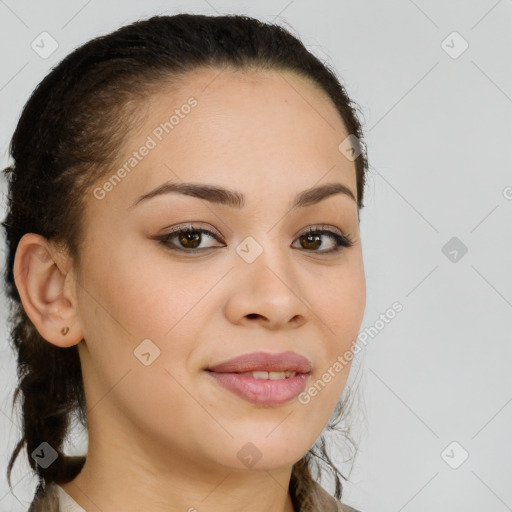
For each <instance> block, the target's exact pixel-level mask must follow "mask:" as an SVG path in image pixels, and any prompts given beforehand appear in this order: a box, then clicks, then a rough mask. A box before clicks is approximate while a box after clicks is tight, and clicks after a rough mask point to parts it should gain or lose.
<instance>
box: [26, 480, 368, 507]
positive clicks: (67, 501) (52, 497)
mask: <svg viewBox="0 0 512 512" xmlns="http://www.w3.org/2000/svg"><path fill="white" fill-rule="evenodd" d="M317 490H318V494H319V495H320V498H321V501H322V503H325V504H326V505H325V506H324V505H322V509H321V510H313V511H309V510H308V511H306V510H302V511H298V512H360V511H359V510H356V509H355V508H352V507H349V506H348V505H345V504H342V503H340V502H339V501H336V500H335V499H334V498H333V497H332V496H331V495H330V494H329V493H328V492H327V491H326V490H324V488H323V487H322V486H320V485H319V484H317ZM27 512H86V510H85V509H83V508H82V507H81V506H80V505H79V504H78V503H77V502H76V501H75V500H74V499H73V498H72V497H71V496H70V495H69V494H68V493H67V492H66V491H65V490H64V489H63V488H62V487H61V486H60V485H58V484H56V483H50V484H48V485H47V486H46V492H45V493H43V494H41V495H40V496H37V495H36V496H34V499H33V501H32V503H31V505H30V508H29V509H28V511H27ZM148 512H150V511H148Z"/></svg>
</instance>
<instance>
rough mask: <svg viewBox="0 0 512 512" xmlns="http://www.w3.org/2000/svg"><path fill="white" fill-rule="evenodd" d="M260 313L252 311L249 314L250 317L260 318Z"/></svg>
mask: <svg viewBox="0 0 512 512" xmlns="http://www.w3.org/2000/svg"><path fill="white" fill-rule="evenodd" d="M258 316H259V315H258V313H250V314H249V315H247V317H248V318H258Z"/></svg>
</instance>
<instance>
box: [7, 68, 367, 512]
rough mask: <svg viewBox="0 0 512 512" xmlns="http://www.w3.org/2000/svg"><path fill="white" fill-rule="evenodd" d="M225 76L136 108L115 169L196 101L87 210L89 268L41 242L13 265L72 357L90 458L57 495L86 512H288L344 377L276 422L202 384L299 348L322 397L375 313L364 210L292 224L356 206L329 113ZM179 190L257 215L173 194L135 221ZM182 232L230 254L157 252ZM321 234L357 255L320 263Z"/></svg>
mask: <svg viewBox="0 0 512 512" xmlns="http://www.w3.org/2000/svg"><path fill="white" fill-rule="evenodd" d="M219 72H220V70H218V69H208V70H206V69H202V70H196V71H195V72H193V73H190V74H189V75H187V77H186V78H185V79H184V81H183V82H182V83H181V84H180V86H179V87H174V89H173V90H172V91H170V90H169V88H167V89H165V88H163V87H162V88H161V90H159V92H158V93H157V94H155V95H153V96H152V97H151V98H150V99H149V100H148V102H147V103H146V104H145V105H143V111H142V112H143V116H142V117H141V119H142V120H141V122H140V123H139V124H138V127H137V129H136V130H133V131H132V133H131V135H130V137H129V138H128V139H127V140H126V141H125V145H124V149H123V157H122V158H120V160H119V162H118V165H119V166H121V165H122V164H123V163H124V161H126V159H127V158H128V156H129V155H130V154H131V153H132V151H135V150H137V149H138V148H139V147H140V146H141V145H142V144H143V143H144V141H145V140H146V138H147V136H148V135H150V134H151V133H152V131H153V130H154V128H155V127H156V126H158V125H159V124H160V123H161V122H163V121H165V120H167V119H168V118H169V116H170V114H169V113H172V112H173V110H174V109H176V108H179V107H180V106H181V105H183V104H184V103H186V101H187V99H188V98H189V97H190V96H193V97H194V98H196V99H197V101H198V105H197V106H196V107H195V108H193V109H192V111H191V113H190V114H189V115H188V116H186V117H185V118H184V119H181V120H180V124H179V125H177V126H176V127H175V129H174V130H173V131H172V132H171V133H170V134H167V135H165V136H164V138H163V140H162V141H161V142H159V143H158V145H157V146H156V147H155V148H154V149H152V150H151V151H150V152H149V154H148V155H147V156H146V157H145V158H144V159H143V160H142V161H141V162H140V163H139V164H138V165H137V166H136V167H135V168H134V169H133V170H132V171H131V172H130V173H129V174H128V175H127V176H126V177H124V179H123V180H122V181H121V182H120V183H118V184H117V185H116V186H115V187H114V188H113V190H111V191H110V192H108V193H107V194H106V196H105V197H104V198H103V199H101V200H99V199H96V198H95V197H94V196H93V195H92V194H90V195H88V196H87V197H85V205H86V208H85V211H84V215H85V220H86V222H85V226H86V229H85V233H84V236H85V239H86V240H85V241H86V243H85V246H84V247H85V249H84V251H85V252H84V254H83V255H82V257H83V265H82V266H81V267H80V268H76V265H74V263H73V261H72V259H71V258H70V257H69V256H68V255H67V253H66V252H65V251H58V250H57V247H56V246H55V245H54V244H53V243H51V242H49V241H47V240H45V239H44V238H43V237H41V236H39V235H37V234H33V233H30V234H26V235H25V236H24V237H23V238H22V240H21V242H20V244H19V247H18V250H17V253H16V260H15V274H16V275H17V277H16V285H17V287H18V289H19V291H20V296H21V298H22V302H23V306H24V308H25V310H26V311H27V314H28V315H29V317H30V318H31V320H32V321H33V323H34V324H35V326H36V327H37V329H38V331H39V332H40V333H41V335H42V336H43V337H44V338H45V339H46V340H48V342H50V343H53V344H55V345H57V346H59V347H68V346H71V345H75V344H78V349H79V354H80V360H81V364H82V372H83V376H84V385H85V391H86V399H87V407H88V418H89V449H88V454H87V461H86V463H85V466H84V468H83V470H82V472H81V473H80V474H79V475H78V477H77V478H75V479H74V480H73V481H71V482H69V483H67V484H63V485H62V487H63V488H64V490H65V491H66V492H68V494H70V495H71V496H72V497H73V498H74V499H75V500H76V501H77V502H78V504H79V505H81V506H82V507H83V508H85V509H86V510H87V511H88V512H92V511H100V510H101V511H102V512H114V511H118V510H152V511H153V512H159V511H164V510H165V511H166V512H169V511H178V510H179V511H186V510H189V511H193V510H198V511H201V510H208V511H209V512H216V511H222V512H226V511H235V510H236V511H238V510H241V509H243V510H246V511H248V512H256V511H258V512H261V511H271V512H291V511H293V507H292V503H291V499H290V496H289V494H288V483H289V480H290V475H291V469H292V466H293V464H294V463H295V462H296V461H298V460H299V459H300V458H301V457H302V456H303V455H304V454H305V453H307V451H308V450H309V448H310V447H311V446H312V445H313V443H314V442H315V440H316V439H317V438H318V436H319V435H320V434H321V432H322V429H323V427H324V426H325V425H326V423H327V421H328V420H329V417H330V416H331V414H332V412H333V410H334V407H335V405H336V403H337V402H338V400H339V398H340V396H341V393H342V391H343V389H344V386H345V383H346V380H347V377H348V373H349V370H350V362H349V363H348V364H346V365H345V366H344V367H343V369H342V371H339V372H337V373H336V376H335V378H333V379H332V380H331V381H330V382H329V383H328V384H327V385H326V386H325V388H324V389H323V390H322V391H321V392H320V393H318V395H317V396H316V397H314V398H312V399H311V401H310V402H309V403H308V404H301V403H299V402H298V401H297V400H296V399H294V400H292V401H290V402H288V403H286V404H283V405H279V406H271V407H265V406H257V405H254V404H252V403H250V402H248V401H245V400H243V399H242V398H239V397H237V396H235V395H234V394H232V393H231V392H229V391H228V390H225V389H224V388H222V387H220V386H219V385H217V384H216V383H215V382H212V380H211V379H210V378H209V376H208V375H207V374H206V373H205V372H204V368H206V367H207V366H209V365H213V364H215V363H219V362H221V361H225V360H227V359H231V358H232V357H235V356H238V355H241V354H244V353H248V352H253V351H266V352H269V353H278V352H282V351H285V350H293V351H295V352H298V353H299V354H301V355H303V356H305V357H306V358H308V359H309V360H310V361H311V362H312V363H313V373H312V376H311V378H310V383H312V382H315V381H316V380H317V379H319V378H321V376H322V374H323V373H324V372H325V371H326V370H327V369H328V368H329V367H332V365H333V363H334V362H335V361H336V358H337V357H338V356H340V355H341V354H343V353H344V352H345V351H346V350H350V349H353V342H354V340H355V339H356V337H357V334H358V331H359V329H360V326H361V322H362V318H363V313H364V308H365V300H366V289H365V276H364V269H363V258H362V248H361V241H360V234H359V222H358V216H357V204H356V202H355V201H353V200H352V199H351V198H349V197H348V196H346V195H342V194H336V195H333V196H330V197H329V198H327V199H324V200H323V201H321V202H320V203H318V204H316V205H312V206H309V207H306V208H299V209H297V210H295V211H289V205H290V204H291V201H292V199H293V198H294V196H295V195H296V194H297V193H298V192H301V191H303V190H305V189H308V188H310V187H313V186H316V185H320V184H323V183H327V182H329V183H331V182H335V183H342V184H344V185H345V186H347V187H348V188H349V189H350V190H351V191H352V193H353V194H354V196H356V197H357V195H356V175H355V165H354V162H353V161H350V160H349V159H347V158H346V157H345V156H344V155H343V154H342V153H341V152H340V151H339V150H338V145H339V144H340V142H341V141H343V140H344V139H345V138H346V137H347V135H348V132H347V130H346V128H345V126H344V124H343V122H342V120H341V118H340V116H339V114H338V112H337V111H336V109H335V107H334V105H333V104H332V102H331V101H330V99H329V98H328V97H327V96H326V95H324V93H323V92H321V91H320V90H319V89H317V88H316V87H314V86H313V85H311V84H310V83H309V82H307V81H306V80H304V79H302V78H299V77H297V76H295V75H293V74H291V73H288V72H274V71H264V72H256V71H247V72H240V71H237V72H235V71H227V70H224V71H223V72H222V73H220V74H219ZM117 168H118V167H111V169H112V170H113V171H115V170H116V169H117ZM111 174H112V173H110V174H108V176H107V177H109V176H111ZM169 180H171V181H178V182H181V181H187V182H200V183H210V184H215V185H219V186H223V187H227V188H230V189H232V190H236V191H239V192H241V193H243V194H244V195H245V196H246V205H245V207H244V208H243V209H241V210H239V209H236V208H232V207H229V206H226V205H217V204H214V203H210V202H207V201H205V200H202V199H198V198H194V197H190V196H186V195H179V194H175V193H174V194H167V195H161V196H158V197H155V198H153V199H150V200H147V201H143V202H141V203H140V204H139V205H137V206H136V207H134V208H130V205H132V203H134V202H135V201H136V200H137V198H138V197H139V196H141V195H142V194H144V193H146V192H148V191H150V190H152V189H153V188H155V187H157V186H158V185H160V184H162V183H164V182H166V181H169ZM104 181H105V180H104V179H103V180H100V181H99V182H98V184H99V185H100V186H101V185H102V184H103V183H104ZM188 222H193V223H194V224H195V225H197V224H199V227H201V228H205V229H209V230H211V231H213V232H214V233H218V234H219V235H220V236H219V241H217V240H215V239H214V238H211V237H209V236H208V235H204V234H203V235H202V241H201V246H200V247H213V248H210V249H207V250H205V251H204V252H203V253H200V254H190V253H189V254H187V253H186V252H181V253H180V252H178V251H177V250H176V251H172V250H170V249H169V248H168V247H166V246H165V245H163V244H162V243H161V242H159V241H158V240H155V239H154V237H155V236H157V235H159V234H163V233H166V232H169V231H170V228H171V227H172V226H178V225H180V224H186V223H188ZM318 224H325V225H327V226H328V228H334V230H336V228H338V229H339V230H341V231H342V232H343V233H348V234H349V235H350V236H351V238H352V239H353V240H354V245H353V246H352V247H349V248H344V247H341V251H340V252H339V253H337V254H334V255H333V254H331V255H327V254H322V252H321V251H323V250H327V249H329V248H331V247H334V246H335V243H334V241H332V240H331V238H329V237H328V236H326V235H322V238H321V240H323V242H322V245H321V247H316V248H315V247H312V246H308V245H307V244H306V243H305V241H303V244H304V245H301V241H300V235H301V233H302V232H303V231H304V230H305V228H307V227H309V226H318ZM248 236H251V237H253V238H254V239H255V240H257V242H258V243H259V244H260V245H261V247H262V248H263V252H262V253H261V254H260V256H259V257H258V258H257V259H256V260H255V261H254V262H252V263H250V264H249V263H247V262H246V261H245V260H244V259H242V258H241V257H240V256H239V255H238V254H237V252H236V251H235V249H236V247H237V246H238V245H239V244H240V243H241V242H242V241H243V240H244V239H245V238H246V237H248ZM173 242H174V244H175V245H176V246H177V247H181V248H182V249H183V250H185V249H184V247H185V248H186V247H191V246H190V245H188V246H186V245H185V246H184V245H183V244H180V240H179V238H177V237H175V238H174V239H173ZM169 245H170V244H169ZM292 245H293V247H292ZM304 247H305V248H304ZM315 251H316V252H315ZM64 326H69V327H70V331H69V333H68V334H67V335H66V336H63V335H62V334H61V332H60V331H61V329H62V327H64ZM147 338H149V339H150V340H152V342H153V343H154V344H155V345H156V346H158V348H159V349H160V355H159V357H157V358H156V359H155V360H154V361H153V362H152V363H151V364H150V365H149V366H145V365H143V364H142V363H141V362H140V360H139V359H138V358H137V357H135V356H134V350H135V349H136V348H137V347H138V346H139V344H140V343H141V342H142V340H144V339H147ZM247 442H251V443H253V444H254V445H255V446H256V447H257V449H258V450H259V452H260V453H261V455H262V457H261V459H260V460H259V461H258V462H257V463H256V464H255V465H254V466H253V467H251V468H248V467H246V466H244V464H242V463H241V461H240V460H239V459H238V457H237V452H238V451H239V450H240V449H241V448H242V447H243V446H244V445H245V444H246V443H247Z"/></svg>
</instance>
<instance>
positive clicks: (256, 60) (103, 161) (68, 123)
mask: <svg viewBox="0 0 512 512" xmlns="http://www.w3.org/2000/svg"><path fill="white" fill-rule="evenodd" d="M200 67H209V68H212V69H219V71H220V70H221V69H222V68H224V67H229V68H231V69H234V70H243V69H257V70H265V69H271V70H277V71H281V70H282V71H288V72H293V73H295V74H297V75H299V76H301V77H303V78H305V79H307V80H309V81H310V82H311V83H314V84H315V85H316V86H318V87H319V88H320V89H321V90H322V91H323V92H324V93H326V94H327V95H328V97H329V98H330V99H331V100H332V102H333V103H334V105H335V106H336V108H337V110H338V111H339V114H340V116H341V118H342V120H343V122H344V124H345V127H346V129H347V131H348V133H349V134H351V135H354V136H355V137H356V138H355V139H354V142H355V143H356V144H359V147H358V150H359V151H358V152H360V154H359V156H357V158H356V159H355V160H354V163H355V167H356V181H357V202H358V209H360V208H362V207H363V203H362V200H363V191H364V187H365V177H366V172H367V171H368V162H367V158H366V147H365V144H364V142H363V137H362V131H361V126H360V123H359V121H358V118H357V116H356V110H358V108H357V105H356V104H355V103H353V102H352V101H351V100H350V99H349V97H348V95H347V93H346V91H345V89H344V87H343V86H342V85H341V84H340V82H339V81H338V79H337V78H336V76H335V74H334V72H333V71H331V70H330V69H329V67H328V66H327V65H326V64H324V63H322V62H321V61H320V60H319V59H318V58H316V57H315V56H314V55H312V54H311V53H310V52H309V51H308V50H307V49H306V48H305V46H304V45H303V44H302V42H300V40H299V39H297V38H296V37H295V36H293V35H292V34H291V33H290V32H289V31H287V30H286V29H284V28H282V27H280V26H278V25H273V24H269V23H263V22H261V21H258V20H256V19H254V18H250V17H247V16H241V15H226V16H207V15H196V14H178V15H174V16H154V17H151V18H150V19H146V20H141V21H137V22H135V23H132V24H130V25H126V26H124V27H121V28H120V29H118V30H116V31H115V32H113V33H111V34H108V35H105V36H102V37H97V38H95V39H93V40H91V41H89V42H87V43H86V44H84V45H83V46H81V47H79V48H78V49H76V50H75V51H73V52H72V53H71V54H69V55H68V56H67V57H65V58H64V59H63V60H62V61H61V62H60V63H59V64H58V65H57V66H56V67H55V68H54V69H53V70H52V71H51V72H50V73H49V74H48V75H47V76H46V77H45V78H44V79H43V80H42V82H41V83H40V84H39V85H38V86H37V88H36V89H35V90H34V92H33V93H32V95H31V97H30V99H29V100H28V102H27V103H26V105H25V107H24V109H23V112H22V115H21V117H20V119H19V122H18V125H17V127H16V130H15V132H14V135H13V137H12V140H11V145H10V153H11V155H12V158H13V160H14V163H13V165H11V166H10V167H8V168H6V169H4V172H5V174H6V176H7V179H8V186H9V188H8V205H7V206H8V210H7V216H6V219H5V221H4V222H3V223H2V225H3V226H4V228H5V232H6V237H7V245H8V252H7V262H6V263H7V265H6V274H5V283H6V289H7V293H8V297H9V298H10V299H11V300H10V306H11V310H10V316H9V321H10V323H11V325H12V328H11V331H10V335H11V341H12V345H13V349H14V350H15V351H16V353H17V370H18V379H19V382H18V386H17V388H16V391H15V393H14V397H13V408H14V406H15V405H16V401H17V399H18V398H20V397H21V407H22V429H23V436H22V438H21V440H20V441H19V442H18V443H17V445H16V447H15V449H14V451H13V453H12V456H11V458H10V461H9V465H8V470H7V476H8V481H9V486H10V487H11V490H12V485H11V480H10V477H11V471H12V467H13V464H14V462H15V460H16V458H17V456H18V454H19V452H20V450H21V449H22V448H23V447H24V446H25V445H26V449H27V455H28V462H29V464H30V466H31V467H32V469H33V470H34V472H36V473H37V475H38V478H39V486H38V492H39V491H41V492H44V489H45V486H46V485H47V484H48V483H50V482H56V483H66V482H69V481H71V480H73V479H74V478H75V476H76V475H77V474H78V473H79V472H80V471H81V469H82V467H83V464H84V462H85V457H70V456H66V455H65V454H64V453H63V451H62V449H63V442H64V440H65V437H66V435H67V433H68V428H69V426H70V420H71V418H72V415H73V414H74V413H77V414H78V418H79V420H80V422H81V423H82V424H83V426H84V427H85V428H87V414H86V404H85V397H84V389H83V382H82V372H81V366H80V359H79V355H78V349H77V346H76V345H75V346H72V347H69V348H60V347H57V346H55V345H54V344H52V343H49V342H47V341H46V340H45V339H43V338H42V337H41V336H40V334H39V333H38V331H37V329H36V328H35V327H34V325H33V324H32V322H31V321H30V319H29V318H28V316H27V314H26V313H25V311H24V309H23V306H22V303H21V301H20V296H19V294H18V291H17V288H16V286H15V282H14V276H13V264H14V256H15V253H16V248H17V246H18V243H19V241H20V239H21V237H22V236H23V235H24V234H25V233H37V234H40V235H42V236H44V237H46V238H47V239H49V240H50V239H51V240H53V241H56V242H59V243H62V244H63V246H64V247H66V249H67V250H68V251H69V254H70V255H71V256H72V257H73V259H74V262H75V268H76V269H79V267H80V254H81V250H80V249H81V241H82V233H83V232H84V231H83V215H82V212H83V198H84V197H85V194H87V193H88V192H89V191H90V188H91V186H92V185H93V184H94V183H95V182H97V180H98V179H99V178H101V177H102V176H104V175H105V174H106V173H107V172H108V171H109V169H111V165H112V163H113V162H114V161H115V160H116V158H117V157H118V155H119V152H120V150H121V149H122V147H123V145H122V142H123V140H124V139H125V137H126V136H127V135H128V134H129V133H130V130H131V129H132V128H133V126H134V121H135V120H136V117H137V115H138V113H139V110H138V108H137V107H139V106H140V105H141V104H142V103H143V100H144V98H147V97H148V96H150V95H151V93H152V91H154V90H156V87H158V86H161V84H162V82H166V83H178V82H179V79H180V78H183V77H184V76H185V75H186V73H187V72H189V71H192V70H195V69H198V68H200ZM340 142H341V141H340ZM358 211H359V210H358ZM20 393H21V395H20ZM343 412H346V403H345V402H343V403H342V402H339V403H338V405H337V407H336V410H335V411H334V414H333V416H332V417H331V421H330V422H329V425H328V426H327V429H328V430H332V429H334V428H335V427H336V421H337V420H338V419H339V418H340V417H341V414H342V413H343ZM347 438H348V439H349V440H350V436H347ZM43 441H46V442H48V443H49V444H50V445H51V446H52V447H53V448H54V449H55V450H56V451H57V453H58V458H57V459H56V460H55V461H54V462H53V463H52V464H51V465H50V466H48V467H46V468H43V467H42V466H41V465H39V464H37V463H36V462H35V461H34V459H33V458H32V457H31V456H30V454H31V453H32V452H33V451H34V450H35V449H36V448H37V447H38V446H39V445H40V444H41V442H43ZM350 441H351V440H350ZM351 442H352V441H351ZM320 462H322V463H323V464H324V465H325V466H326V467H327V468H328V469H329V470H330V471H331V472H332V473H333V475H334V477H335V480H334V481H335V486H336V489H335V497H336V498H337V499H339V498H341V494H342V485H341V481H340V478H339V477H340V476H341V478H343V479H345V480H347V479H346V477H345V476H343V475H342V474H341V473H340V471H339V470H338V468H337V467H336V466H335V465H334V464H333V463H332V461H331V459H330V458H329V456H328V454H327V449H326V445H325V439H324V437H323V436H321V438H320V440H319V441H317V443H315V445H314V446H313V447H312V448H311V450H309V452H308V453H307V454H306V455H305V456H304V457H303V458H302V459H301V460H299V461H298V462H297V463H296V464H295V465H294V467H293V471H292V478H291V481H290V487H289V489H290V494H291V496H292V499H293V501H294V506H295V507H297V508H298V507H299V506H301V505H302V504H304V503H306V502H308V501H309V499H310V498H309V496H310V493H312V492H313V491H312V489H313V484H314V480H313V474H312V469H313V468H314V467H315V469H316V470H317V471H318V475H320V472H321V469H320V464H319V463H320ZM313 463H316V466H314V464H313Z"/></svg>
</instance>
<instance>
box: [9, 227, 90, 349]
mask: <svg viewBox="0 0 512 512" xmlns="http://www.w3.org/2000/svg"><path fill="white" fill-rule="evenodd" d="M67 268H68V265H64V259H63V256H62V255H61V254H60V253H59V252H58V250H57V249H56V248H55V247H54V246H53V245H52V243H51V242H50V241H48V240H47V239H46V238H44V237H43V236H41V235H38V234H36V233H26V234H25V235H23V237H22V238H21V240H20V242H19V244H18V248H17V250H16V254H15V258H14V268H13V270H14V282H15V283H16V288H17V289H18V293H19V295H20V299H21V302H22V304H23V309H24V310H25V312H26V313H27V315H28V317H29V318H30V320H31V321H32V323H33V324H34V326H35V327H36V329H37V330H38V332H39V334H40V335H41V336H42V337H43V338H44V339H45V340H47V341H49V342H50V343H53V344H54V345H57V346H60V347H70V346H72V345H76V344H77V343H79V342H80V341H81V340H82V330H81V327H80V323H79V321H78V317H77V313H76V300H75V296H74V290H75V287H74V286H66V281H68V282H69V279H73V275H72V274H71V273H70V272H69V271H68V270H67Z"/></svg>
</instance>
